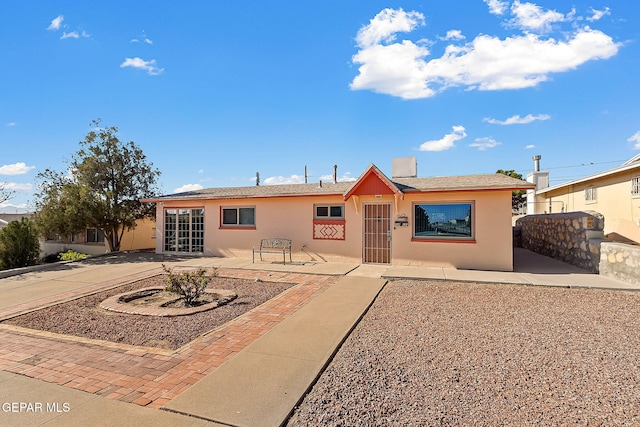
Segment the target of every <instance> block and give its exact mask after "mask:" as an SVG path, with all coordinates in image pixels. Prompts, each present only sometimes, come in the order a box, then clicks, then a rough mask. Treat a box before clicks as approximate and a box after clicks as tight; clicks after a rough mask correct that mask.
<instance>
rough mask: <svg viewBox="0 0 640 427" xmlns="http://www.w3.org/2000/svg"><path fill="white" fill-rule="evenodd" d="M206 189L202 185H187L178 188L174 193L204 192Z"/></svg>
mask: <svg viewBox="0 0 640 427" xmlns="http://www.w3.org/2000/svg"><path fill="white" fill-rule="evenodd" d="M203 188H204V187H203V186H202V185H200V184H185V185H183V186H182V187H178V188H176V189H175V190H173V193H174V194H175V193H186V192H187V191H197V190H202V189H203Z"/></svg>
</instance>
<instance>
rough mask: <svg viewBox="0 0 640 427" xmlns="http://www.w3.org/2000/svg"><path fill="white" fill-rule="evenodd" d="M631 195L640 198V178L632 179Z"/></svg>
mask: <svg viewBox="0 0 640 427" xmlns="http://www.w3.org/2000/svg"><path fill="white" fill-rule="evenodd" d="M631 194H632V195H634V196H640V176H636V177H633V178H631Z"/></svg>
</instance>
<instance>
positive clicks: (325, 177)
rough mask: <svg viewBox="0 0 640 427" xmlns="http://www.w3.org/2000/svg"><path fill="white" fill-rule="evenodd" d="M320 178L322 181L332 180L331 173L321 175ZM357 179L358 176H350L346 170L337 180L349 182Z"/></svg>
mask: <svg viewBox="0 0 640 427" xmlns="http://www.w3.org/2000/svg"><path fill="white" fill-rule="evenodd" d="M320 179H321V180H322V182H333V175H322V176H321V177H320ZM357 179H358V178H354V177H352V176H351V174H350V173H349V172H347V173H345V174H344V175H342V176H339V177H338V182H351V181H355V180H357Z"/></svg>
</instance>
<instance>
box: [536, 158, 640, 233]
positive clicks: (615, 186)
mask: <svg viewBox="0 0 640 427" xmlns="http://www.w3.org/2000/svg"><path fill="white" fill-rule="evenodd" d="M534 160H535V159H534ZM540 173H542V174H545V173H547V174H548V172H540ZM535 174H536V172H534V174H532V175H535ZM584 210H592V211H596V212H599V213H601V214H602V215H604V232H605V235H606V236H608V237H609V238H610V239H612V240H620V241H627V240H631V241H633V242H637V243H640V154H638V155H636V156H634V157H632V158H631V159H629V160H627V161H626V162H624V163H623V164H622V165H620V166H617V167H615V168H613V169H609V170H606V171H603V172H600V173H597V174H593V175H589V176H586V177H584V178H580V179H576V180H573V181H570V182H567V183H564V184H560V185H554V186H552V187H546V188H540V186H539V187H538V190H537V191H535V203H534V204H533V205H532V211H533V212H532V213H535V214H540V213H555V212H574V211H584Z"/></svg>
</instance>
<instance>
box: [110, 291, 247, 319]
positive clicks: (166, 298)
mask: <svg viewBox="0 0 640 427" xmlns="http://www.w3.org/2000/svg"><path fill="white" fill-rule="evenodd" d="M237 297H238V295H237V294H236V293H235V292H233V291H230V290H228V289H209V288H207V289H206V290H205V292H204V293H203V294H202V295H201V296H200V298H199V299H198V300H197V301H196V302H195V304H194V305H193V306H187V305H186V304H185V303H184V300H183V299H182V298H180V297H179V296H178V295H177V294H175V293H173V292H167V291H165V290H164V288H158V287H149V288H143V289H138V290H137V291H135V292H123V293H120V294H117V295H113V296H111V297H109V298H107V299H105V300H104V301H102V302H101V303H100V307H101V308H104V309H105V310H109V311H115V312H118V313H127V314H140V315H143V316H187V315H189V314H194V313H200V312H203V311H207V310H213V309H214V308H216V307H220V306H221V305H224V304H227V303H228V302H229V301H233V300H234V299H236V298H237Z"/></svg>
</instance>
